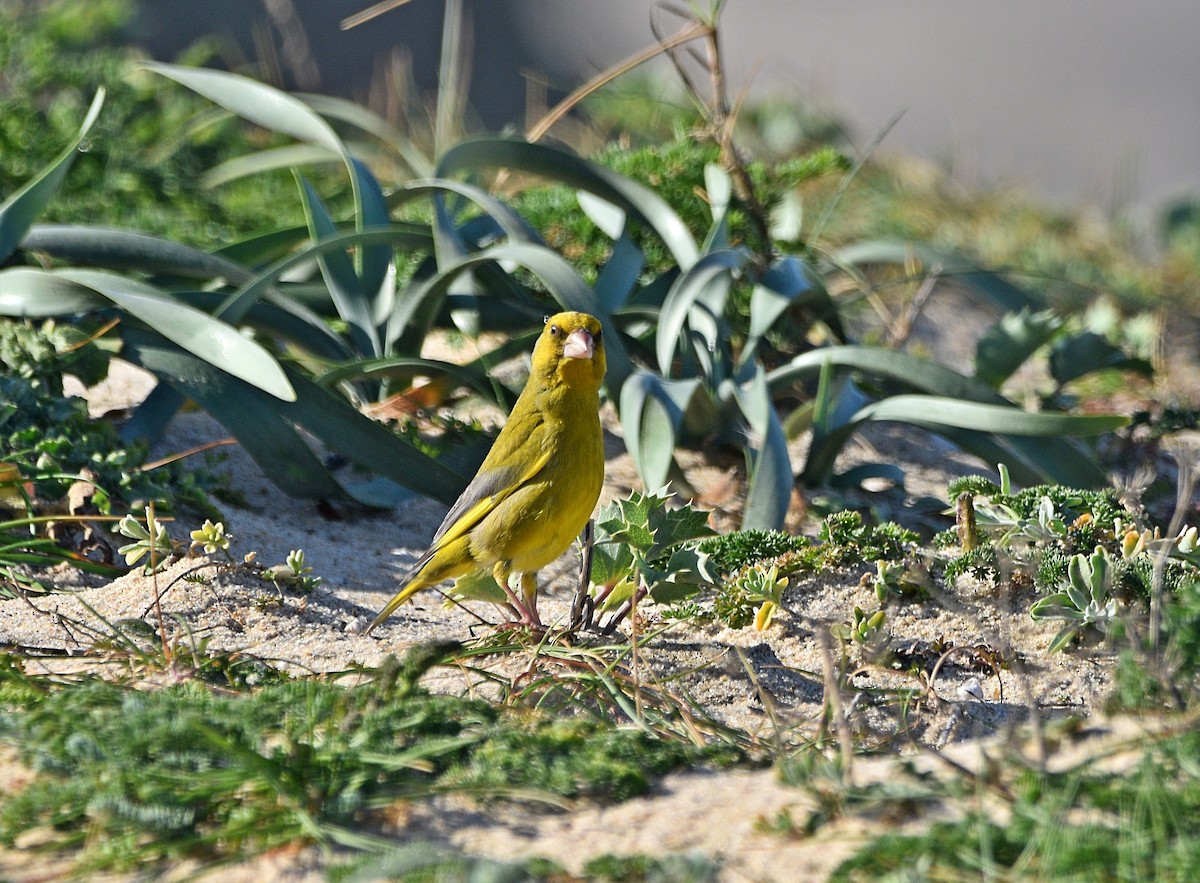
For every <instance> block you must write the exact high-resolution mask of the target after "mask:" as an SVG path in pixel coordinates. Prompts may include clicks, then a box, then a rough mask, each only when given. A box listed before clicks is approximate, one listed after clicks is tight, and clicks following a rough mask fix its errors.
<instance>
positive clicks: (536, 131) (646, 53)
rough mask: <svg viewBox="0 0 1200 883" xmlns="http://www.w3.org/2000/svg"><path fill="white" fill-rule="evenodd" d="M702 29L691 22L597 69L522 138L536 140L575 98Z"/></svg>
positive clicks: (575, 102) (699, 34)
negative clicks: (672, 33)
mask: <svg viewBox="0 0 1200 883" xmlns="http://www.w3.org/2000/svg"><path fill="white" fill-rule="evenodd" d="M705 30H706V29H705V26H703V25H701V24H699V23H693V24H691V25H689V26H688V27H685V28H683V29H682V30H681V31H679V33H677V34H675V35H674V36H672V37H668V38H667V39H665V40H660V41H659V42H658V43H657V44H655V45H654V46H647V47H646V48H645V49H643V50H641V51H640V52H635V53H634V54H633V55H631V56H629V57H628V58H626V59H624V60H623V61H620V62H618V63H617V64H614V65H613V66H612V67H610V68H608V69H606V70H603V71H601V72H600V73H598V74H597V75H596V76H594V77H592V79H590V80H588V81H587V82H586V83H584V84H583V85H582V86H580V87H579V88H578V89H576V90H575V91H574V92H572V93H571V94H570V95H568V96H567V97H566V98H564V99H563V100H562V101H560V102H559V103H558V104H556V105H555V106H554V109H553V110H551V111H550V112H549V113H548V114H546V115H545V116H544V117H542V118H541V119H540V120H539V121H538V122H537V123H536V124H535V125H534V126H532V127H531V128H530V129H529V130H528V131H527V132H526V133H525V138H526V140H527V141H529V142H530V143H534V142H536V141H540V140H541V139H542V138H543V137H545V135H546V133H547V132H548V131H550V129H551V128H553V127H554V124H555V123H557V122H558V121H559V120H561V119H562V118H563V117H564V116H566V115H567V114H568V113H570V112H571V110H572V109H573V108H574V107H575V106H576V105H578V104H579V102H581V101H583V100H584V99H585V98H587V97H588V96H589V95H591V94H592V93H593V92H595V91H596V90H597V89H600V88H602V87H603V86H606V85H607V84H609V83H611V82H612V81H613V80H615V79H617V77H620V76H622V75H623V74H625V73H627V72H629V71H631V70H633V69H634V68H635V67H638V66H639V65H642V64H645V63H646V62H647V61H650V60H651V59H653V58H656V57H657V56H659V55H662V54H664V53H667V54H669V53H670V52H671V50H672V49H674V48H675V47H677V46H680V45H682V44H684V43H687V42H688V41H689V40H695V39H697V38H699V37H703V36H704V35H705Z"/></svg>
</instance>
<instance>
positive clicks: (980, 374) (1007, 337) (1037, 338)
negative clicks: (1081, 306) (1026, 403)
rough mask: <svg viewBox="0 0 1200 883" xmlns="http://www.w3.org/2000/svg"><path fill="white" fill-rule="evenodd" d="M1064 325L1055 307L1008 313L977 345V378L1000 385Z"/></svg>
mask: <svg viewBox="0 0 1200 883" xmlns="http://www.w3.org/2000/svg"><path fill="white" fill-rule="evenodd" d="M1062 327H1063V319H1062V318H1061V317H1060V316H1058V315H1057V314H1055V313H1054V312H1053V311H1052V310H1039V311H1037V312H1033V311H1031V310H1028V309H1024V310H1021V311H1020V312H1018V313H1006V314H1005V315H1004V316H1002V317H1001V319H1000V321H999V322H997V323H996V324H995V325H993V326H992V327H991V328H989V329H988V330H987V331H986V332H985V333H984V335H983V336H982V337H981V338H979V343H978V344H976V346H975V379H976V380H979V381H981V382H983V383H986V384H988V385H989V386H991V387H994V388H997V389H998V388H999V387H1000V385H1001V384H1002V383H1004V381H1006V380H1008V378H1010V377H1011V376H1012V374H1013V372H1014V371H1016V370H1017V369H1018V368H1019V367H1021V365H1023V364H1025V361H1026V360H1027V359H1028V358H1029V357H1030V356H1032V355H1033V354H1034V353H1035V352H1037V351H1038V350H1039V349H1040V348H1041V347H1042V346H1044V345H1045V344H1047V343H1049V342H1050V341H1051V340H1053V339H1054V337H1055V335H1057V334H1058V333H1059V331H1061V330H1062Z"/></svg>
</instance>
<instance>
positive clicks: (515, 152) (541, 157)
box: [438, 137, 699, 269]
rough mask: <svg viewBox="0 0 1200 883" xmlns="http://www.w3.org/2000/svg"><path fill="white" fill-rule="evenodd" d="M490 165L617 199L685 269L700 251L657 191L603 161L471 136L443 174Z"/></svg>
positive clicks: (446, 160) (443, 163)
mask: <svg viewBox="0 0 1200 883" xmlns="http://www.w3.org/2000/svg"><path fill="white" fill-rule="evenodd" d="M487 168H509V169H516V170H520V171H523V172H528V173H529V174H533V175H539V176H541V177H544V178H547V179H549V180H551V181H556V182H558V183H561V184H565V185H567V186H569V187H574V188H576V189H577V190H584V191H587V192H588V193H592V194H594V195H595V196H598V197H600V198H601V199H603V200H605V201H607V202H610V203H612V204H613V205H615V206H617V207H618V208H620V209H622V210H623V211H625V212H628V213H629V214H630V215H631V216H632V217H633V218H634V219H636V220H637V221H638V222H639V223H642V224H645V225H646V226H648V227H649V228H650V229H652V230H653V231H654V232H655V234H656V235H657V236H658V237H659V238H660V239H661V240H662V241H663V244H664V245H665V246H666V247H667V250H668V251H670V252H671V255H672V257H673V258H674V259H675V262H676V263H677V264H678V265H679V266H680V267H681V268H683V269H686V268H688V267H690V266H691V265H692V263H694V262H695V260H696V258H697V256H698V255H699V250H698V249H697V247H696V240H695V239H694V238H693V237H692V234H691V232H690V231H689V230H688V228H687V225H686V224H685V223H684V222H683V219H682V218H680V217H679V215H678V214H676V212H675V210H674V209H672V208H671V206H670V205H669V204H668V203H667V202H666V200H664V199H663V198H662V197H661V196H659V195H658V194H657V193H655V192H654V191H653V190H651V189H650V188H648V187H645V186H643V185H641V184H639V183H637V182H636V181H633V180H631V179H629V178H626V177H625V176H623V175H620V174H618V173H616V172H614V171H612V170H611V169H606V168H604V167H603V166H601V165H599V164H598V163H594V162H591V161H589V160H586V159H584V158H582V157H580V156H577V155H575V154H573V153H568V152H566V151H564V150H560V149H558V148H555V147H549V146H547V145H544V144H530V143H529V142H528V141H523V140H519V139H513V138H498V137H482V138H473V139H467V140H465V141H462V142H460V143H458V144H456V145H455V146H454V147H451V148H450V149H449V150H447V151H446V153H445V154H443V155H442V157H441V159H440V161H439V162H438V176H439V177H449V176H450V175H452V174H454V173H456V172H459V171H468V172H477V171H479V170H480V169H487Z"/></svg>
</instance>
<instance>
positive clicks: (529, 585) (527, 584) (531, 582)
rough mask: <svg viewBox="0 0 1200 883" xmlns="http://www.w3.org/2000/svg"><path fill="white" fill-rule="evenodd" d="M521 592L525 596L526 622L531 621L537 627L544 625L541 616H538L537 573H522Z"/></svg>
mask: <svg viewBox="0 0 1200 883" xmlns="http://www.w3.org/2000/svg"><path fill="white" fill-rule="evenodd" d="M521 594H523V595H524V596H525V607H524V610H525V615H524V620H525V622H527V623H529V624H530V625H531V626H533V627H534V628H535V629H540V628H541V627H542V620H541V617H539V616H538V609H537V574H536V573H523V574H521Z"/></svg>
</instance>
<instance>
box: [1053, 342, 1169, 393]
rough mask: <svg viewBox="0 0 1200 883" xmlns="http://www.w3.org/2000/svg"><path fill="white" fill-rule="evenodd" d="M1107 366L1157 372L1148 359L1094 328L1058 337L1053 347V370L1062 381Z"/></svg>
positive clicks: (1067, 381)
mask: <svg viewBox="0 0 1200 883" xmlns="http://www.w3.org/2000/svg"><path fill="white" fill-rule="evenodd" d="M1105 368H1121V369H1123V370H1126V371H1136V372H1138V373H1140V374H1144V375H1150V374H1152V373H1154V368H1153V366H1152V365H1151V364H1150V363H1149V362H1147V361H1146V360H1145V359H1137V358H1133V357H1132V356H1130V355H1129V354H1127V353H1126V352H1124V351H1123V350H1122V349H1121V348H1120V347H1118V346H1114V345H1113V344H1111V343H1109V342H1108V341H1107V340H1106V339H1105V338H1104V337H1103V336H1102V335H1099V334H1096V333H1095V332H1094V331H1084V332H1082V333H1081V334H1076V335H1073V336H1071V337H1067V338H1063V339H1061V340H1059V341H1057V342H1056V343H1055V344H1054V345H1053V346H1052V347H1051V349H1050V374H1051V376H1052V377H1053V378H1054V380H1055V381H1056V382H1057V383H1059V384H1066V383H1070V382H1071V381H1072V380H1077V379H1078V378H1080V377H1083V376H1084V375H1085V374H1090V373H1091V372H1093V371H1101V370H1103V369H1105Z"/></svg>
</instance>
